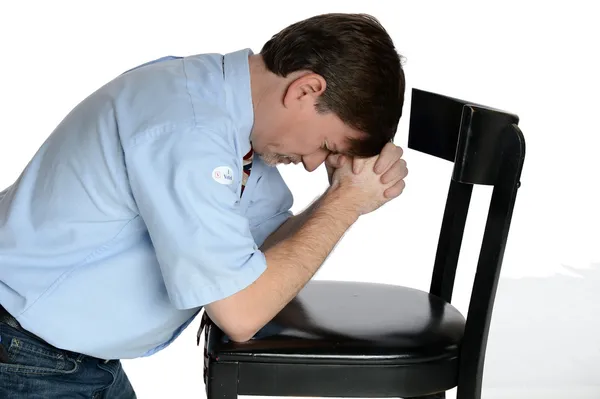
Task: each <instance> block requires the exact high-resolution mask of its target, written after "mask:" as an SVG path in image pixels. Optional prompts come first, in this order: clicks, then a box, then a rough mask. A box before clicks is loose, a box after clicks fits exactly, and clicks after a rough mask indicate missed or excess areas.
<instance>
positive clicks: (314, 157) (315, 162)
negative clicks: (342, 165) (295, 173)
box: [302, 149, 329, 172]
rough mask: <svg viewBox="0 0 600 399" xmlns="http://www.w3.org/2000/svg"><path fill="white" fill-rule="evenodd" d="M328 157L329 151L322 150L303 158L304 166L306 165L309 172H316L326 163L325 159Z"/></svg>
mask: <svg viewBox="0 0 600 399" xmlns="http://www.w3.org/2000/svg"><path fill="white" fill-rule="evenodd" d="M328 155H329V151H327V150H325V149H320V150H318V151H316V152H313V153H312V154H309V155H304V156H302V164H303V165H304V169H306V170H307V171H309V172H312V171H314V170H315V169H317V168H318V167H319V165H321V164H322V163H323V162H325V159H327V156H328Z"/></svg>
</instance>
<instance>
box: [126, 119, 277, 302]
mask: <svg viewBox="0 0 600 399" xmlns="http://www.w3.org/2000/svg"><path fill="white" fill-rule="evenodd" d="M230 141H231V140H228V139H227V137H226V136H225V135H222V134H221V133H217V132H213V131H210V130H206V129H203V128H201V127H194V128H188V129H182V130H174V131H168V132H156V134H148V135H146V136H144V137H142V138H141V139H139V140H138V141H137V142H135V143H133V144H132V146H130V147H129V148H128V149H127V150H126V151H125V160H126V166H127V171H128V177H129V182H130V186H131V190H132V194H133V197H134V199H135V201H136V204H137V207H138V210H139V214H140V216H141V217H142V218H143V219H144V221H145V223H146V226H147V228H148V233H149V235H150V239H151V241H152V245H153V246H154V250H155V252H156V257H157V259H158V262H159V264H160V268H161V272H162V275H163V279H164V282H165V286H166V289H167V292H168V295H169V298H170V300H171V302H172V303H173V305H174V306H175V307H176V308H178V309H187V308H194V307H199V306H203V305H206V304H207V303H211V302H214V301H217V300H219V299H222V298H225V297H228V296H230V295H233V294H234V293H236V292H238V291H240V290H242V289H244V288H245V287H247V286H248V285H250V284H251V283H252V282H254V281H255V280H256V279H257V278H258V277H259V276H260V275H261V274H262V273H263V272H264V271H265V269H266V260H265V257H264V254H263V253H262V252H261V251H260V250H259V249H258V246H257V245H256V242H255V240H254V238H253V236H252V232H251V229H250V224H249V222H248V220H247V218H246V217H245V216H244V215H242V214H241V213H240V212H239V200H240V198H239V187H240V184H241V183H240V182H241V181H240V179H241V172H242V164H241V159H239V160H238V159H237V158H238V156H237V154H236V153H235V150H234V146H233V141H231V142H230Z"/></svg>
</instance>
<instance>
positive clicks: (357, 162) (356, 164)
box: [352, 157, 366, 174]
mask: <svg viewBox="0 0 600 399" xmlns="http://www.w3.org/2000/svg"><path fill="white" fill-rule="evenodd" d="M365 163H366V160H365V159H364V158H359V157H354V158H352V171H353V172H354V173H355V174H358V173H360V172H362V171H363V169H364V168H365Z"/></svg>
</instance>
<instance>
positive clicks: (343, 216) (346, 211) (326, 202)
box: [320, 181, 361, 225]
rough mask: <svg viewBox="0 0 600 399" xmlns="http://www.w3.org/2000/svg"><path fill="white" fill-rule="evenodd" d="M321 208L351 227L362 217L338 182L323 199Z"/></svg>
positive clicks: (328, 189)
mask: <svg viewBox="0 0 600 399" xmlns="http://www.w3.org/2000/svg"><path fill="white" fill-rule="evenodd" d="M320 207H321V208H325V209H326V212H327V213H328V214H329V215H331V216H332V217H334V218H336V219H338V220H342V221H345V222H346V223H348V224H350V225H351V224H354V223H355V222H356V221H357V220H358V218H359V217H360V216H361V213H360V210H359V207H358V206H357V205H356V204H354V202H353V201H351V200H350V199H349V198H348V195H346V193H344V190H343V188H341V187H340V186H339V183H338V182H337V181H334V182H333V183H332V184H331V186H329V188H327V190H326V191H325V193H324V194H323V196H322V197H321V203H320Z"/></svg>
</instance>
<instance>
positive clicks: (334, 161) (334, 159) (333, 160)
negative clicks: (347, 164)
mask: <svg viewBox="0 0 600 399" xmlns="http://www.w3.org/2000/svg"><path fill="white" fill-rule="evenodd" d="M339 158H340V156H339V154H330V155H328V156H327V158H326V159H325V161H326V162H327V164H328V165H329V166H331V167H332V168H338V165H339V162H340V160H339Z"/></svg>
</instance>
